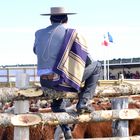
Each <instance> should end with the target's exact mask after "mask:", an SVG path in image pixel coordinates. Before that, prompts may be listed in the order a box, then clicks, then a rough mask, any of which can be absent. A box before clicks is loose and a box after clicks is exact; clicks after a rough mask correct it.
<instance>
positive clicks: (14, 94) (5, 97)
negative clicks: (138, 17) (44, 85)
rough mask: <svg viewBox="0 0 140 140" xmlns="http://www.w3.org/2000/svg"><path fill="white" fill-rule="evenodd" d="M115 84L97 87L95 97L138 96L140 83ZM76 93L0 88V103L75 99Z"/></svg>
mask: <svg viewBox="0 0 140 140" xmlns="http://www.w3.org/2000/svg"><path fill="white" fill-rule="evenodd" d="M131 83H132V84H130V82H129V84H128V83H127V84H125V82H124V83H123V84H119V85H118V84H116V85H113V84H112V85H106V86H97V88H96V91H95V92H96V97H118V96H128V95H138V94H140V83H139V84H138V82H137V83H136V82H135V84H134V82H131ZM77 95H78V93H73V92H56V91H55V92H54V91H45V90H44V91H42V90H41V89H40V88H38V87H37V88H36V87H34V88H28V89H25V90H20V89H17V88H0V101H1V102H4V101H11V100H24V99H28V98H38V99H39V98H42V99H47V100H49V99H56V98H77V97H78V96H77Z"/></svg>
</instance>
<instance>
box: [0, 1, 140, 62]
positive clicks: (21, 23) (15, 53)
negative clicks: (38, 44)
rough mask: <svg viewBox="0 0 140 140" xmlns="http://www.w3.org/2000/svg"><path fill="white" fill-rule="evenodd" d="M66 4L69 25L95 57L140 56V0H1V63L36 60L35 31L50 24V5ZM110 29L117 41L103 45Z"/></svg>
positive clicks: (96, 58)
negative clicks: (74, 13)
mask: <svg viewBox="0 0 140 140" xmlns="http://www.w3.org/2000/svg"><path fill="white" fill-rule="evenodd" d="M56 6H63V7H65V8H66V9H67V10H68V11H69V12H76V13H77V14H76V15H70V16H69V22H68V27H71V28H75V29H77V31H78V32H80V33H81V34H82V35H83V36H84V37H85V39H86V40H87V44H88V48H89V52H90V54H91V56H92V57H93V59H95V60H105V59H118V58H134V57H139V55H140V53H139V47H140V41H139V40H140V15H139V13H140V8H139V6H140V0H3V1H2V0H1V2H0V65H11V64H12V65H13V64H14V65H15V64H36V63H37V62H36V61H37V60H36V56H35V55H34V53H33V44H34V39H35V36H34V34H35V31H36V30H38V29H41V28H45V27H47V26H49V25H50V20H49V16H40V14H42V13H49V12H50V7H56ZM107 32H109V33H110V34H111V35H112V37H113V41H114V42H113V43H111V44H110V45H109V46H108V47H105V46H102V45H101V43H102V41H103V36H104V34H105V33H107Z"/></svg>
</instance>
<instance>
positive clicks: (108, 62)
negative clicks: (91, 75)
mask: <svg viewBox="0 0 140 140" xmlns="http://www.w3.org/2000/svg"><path fill="white" fill-rule="evenodd" d="M107 80H109V59H108V60H107Z"/></svg>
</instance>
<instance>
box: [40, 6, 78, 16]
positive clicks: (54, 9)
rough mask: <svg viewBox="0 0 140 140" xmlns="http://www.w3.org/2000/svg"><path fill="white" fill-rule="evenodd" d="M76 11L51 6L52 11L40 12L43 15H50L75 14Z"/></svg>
mask: <svg viewBox="0 0 140 140" xmlns="http://www.w3.org/2000/svg"><path fill="white" fill-rule="evenodd" d="M74 14H76V13H71V12H67V11H66V10H65V8H64V7H51V8H50V13H48V14H40V15H42V16H50V15H74Z"/></svg>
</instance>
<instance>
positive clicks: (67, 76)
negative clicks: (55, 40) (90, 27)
mask: <svg viewBox="0 0 140 140" xmlns="http://www.w3.org/2000/svg"><path fill="white" fill-rule="evenodd" d="M86 59H87V45H86V42H85V40H84V38H82V37H81V36H80V35H79V34H78V33H77V32H76V30H75V29H67V31H66V34H65V39H64V42H63V45H62V48H61V50H60V52H59V54H58V58H57V60H56V63H55V66H54V68H53V71H54V72H55V73H57V74H59V75H60V77H61V78H62V79H63V80H62V81H63V82H62V83H61V84H59V86H61V87H62V88H64V89H65V90H66V89H67V88H68V89H70V88H71V89H74V90H75V91H79V90H80V87H81V84H82V78H83V74H84V69H85V62H86Z"/></svg>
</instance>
